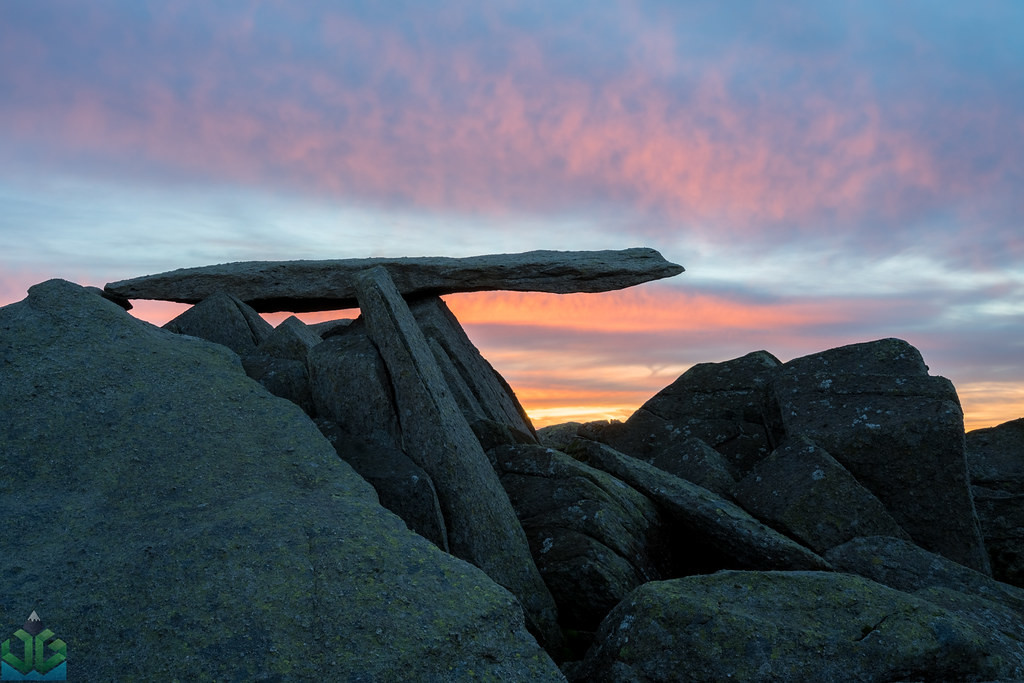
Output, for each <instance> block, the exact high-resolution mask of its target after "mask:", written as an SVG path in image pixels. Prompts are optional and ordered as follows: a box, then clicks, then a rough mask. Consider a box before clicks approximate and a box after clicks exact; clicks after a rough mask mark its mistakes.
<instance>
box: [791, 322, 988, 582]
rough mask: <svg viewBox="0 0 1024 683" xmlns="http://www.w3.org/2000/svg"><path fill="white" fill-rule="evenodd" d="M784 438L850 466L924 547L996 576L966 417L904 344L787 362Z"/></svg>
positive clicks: (945, 384)
mask: <svg viewBox="0 0 1024 683" xmlns="http://www.w3.org/2000/svg"><path fill="white" fill-rule="evenodd" d="M772 395H773V400H774V401H775V404H776V405H775V406H774V407H773V409H772V412H773V413H774V415H775V421H776V422H775V431H776V434H777V435H778V437H777V438H778V439H779V440H781V439H782V438H785V437H786V436H793V435H797V434H803V435H805V436H807V437H809V438H810V439H812V440H813V441H814V442H815V443H817V444H818V445H819V446H821V447H822V448H824V449H825V450H827V451H828V452H829V454H831V455H832V457H834V458H835V459H836V460H838V461H839V462H840V463H842V464H843V466H844V467H845V468H846V469H848V470H849V471H850V472H851V473H852V474H853V475H854V476H855V477H856V478H857V480H858V481H859V482H860V483H861V484H863V485H864V486H865V487H866V488H867V489H868V490H870V491H871V492H872V493H873V494H875V496H877V497H878V499H879V500H881V501H882V503H884V504H885V506H886V508H887V509H888V510H889V513H890V514H891V515H892V516H893V518H894V519H896V521H897V522H898V523H899V524H900V526H901V527H903V528H904V529H905V530H906V531H907V532H908V533H909V534H910V535H911V537H912V538H913V539H914V541H915V542H916V543H918V544H919V545H921V546H922V547H924V548H926V549H928V550H932V551H934V552H937V553H940V554H942V555H945V556H946V557H948V558H950V559H952V560H954V561H956V562H959V563H961V564H964V565H966V566H968V567H971V568H973V569H977V570H979V571H982V572H983V573H989V571H990V570H989V565H988V556H987V555H986V553H985V548H984V545H983V543H982V540H981V532H980V529H979V526H978V520H977V517H976V515H975V512H974V503H973V500H972V498H971V491H970V488H969V483H968V476H967V460H966V456H965V454H964V425H963V411H962V410H961V409H960V402H959V399H958V398H957V395H956V390H955V389H954V388H953V385H952V384H951V383H950V381H949V380H947V379H945V378H944V377H931V376H929V375H928V366H926V365H925V364H924V360H923V359H922V358H921V354H920V353H919V352H918V351H917V349H915V348H914V347H913V346H911V345H910V344H908V343H907V342H905V341H902V340H899V339H882V340H879V341H875V342H868V343H864V344H852V345H850V346H844V347H840V348H837V349H831V350H829V351H823V352H821V353H816V354H812V355H810V356H804V357H803V358H797V359H795V360H792V361H789V362H788V363H786V364H785V365H784V366H783V367H782V369H781V370H780V371H779V372H778V373H776V375H775V377H774V380H773V384H772Z"/></svg>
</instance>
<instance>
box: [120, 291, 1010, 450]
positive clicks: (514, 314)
mask: <svg viewBox="0 0 1024 683" xmlns="http://www.w3.org/2000/svg"><path fill="white" fill-rule="evenodd" d="M445 301H446V303H447V304H448V307H449V308H450V309H451V311H452V312H453V313H454V314H455V315H456V317H457V318H458V319H459V321H460V322H461V323H462V324H463V325H464V326H465V327H466V328H467V330H469V331H470V333H471V334H472V327H473V326H475V325H496V324H497V325H508V326H510V327H513V328H514V327H517V326H518V327H523V328H526V327H530V328H534V329H538V328H539V329H546V330H548V331H551V332H555V331H558V332H561V333H569V334H579V335H581V336H585V335H594V334H603V333H616V332H627V333H636V332H640V333H643V332H651V333H654V332H663V333H664V332H667V333H671V332H673V331H678V332H685V331H695V330H728V329H743V330H761V329H764V330H771V329H778V328H779V327H788V328H797V329H798V328H799V327H800V326H801V325H807V324H820V323H822V322H826V321H832V322H839V321H840V320H841V319H842V317H841V314H840V313H838V312H837V310H836V308H835V307H834V306H832V305H829V304H828V303H826V302H797V303H789V304H758V305H753V304H745V303H742V302H738V301H733V300H729V299H726V298H723V297H716V296H711V295H706V294H692V293H684V292H677V291H672V290H666V289H660V290H657V291H651V290H644V289H642V288H636V289H627V290H621V291H618V292H609V293H604V294H598V295H585V294H584V295H581V294H576V295H572V296H566V295H559V294H544V293H536V292H526V293H522V292H476V293H469V294H457V295H450V296H446V297H445ZM134 304H135V308H134V309H133V311H132V313H133V314H134V315H136V316H137V317H139V318H141V319H143V320H147V321H149V322H152V323H154V324H157V325H162V324H164V323H166V322H167V321H168V320H170V319H172V318H174V317H175V316H177V315H179V314H180V313H181V312H182V311H184V310H185V309H187V308H188V306H187V305H186V304H174V303H169V302H161V301H135V302H134ZM291 315H292V314H291V313H287V312H281V313H265V314H263V317H264V319H266V320H267V321H268V322H270V323H271V324H272V325H275V326H276V325H278V324H280V323H281V321H283V320H284V319H285V318H287V317H289V316H291ZM358 315H359V310H358V309H345V310H338V311H321V312H316V313H300V314H297V316H296V317H298V318H299V319H300V320H302V321H303V322H305V323H307V324H313V323H317V322H324V321H327V320H337V319H339V318H354V317H357V316H358ZM846 315H849V311H847V313H846ZM474 343H476V344H477V345H478V346H480V344H479V342H476V341H474ZM751 350H753V349H751ZM481 352H482V353H483V355H484V357H485V358H487V360H488V361H489V362H490V363H491V364H492V365H494V366H495V368H496V369H497V370H498V371H499V372H501V373H502V375H503V376H505V378H506V379H507V380H508V381H509V383H510V384H511V385H512V387H513V389H514V390H515V392H516V396H517V397H518V398H519V401H520V402H521V403H522V404H523V407H524V408H525V409H526V412H527V414H529V416H530V418H531V419H532V420H533V423H534V425H535V426H536V427H538V428H540V427H545V426H548V425H552V424H559V423H561V422H569V421H573V422H589V421H593V420H625V419H627V418H628V417H629V416H630V415H631V414H632V413H633V412H634V411H635V410H636V409H637V408H639V407H640V406H641V405H642V404H643V403H644V402H645V401H647V400H648V399H649V398H650V397H651V396H653V395H654V394H656V393H657V392H658V391H660V390H661V389H663V388H664V387H665V386H667V385H668V384H670V383H671V382H673V381H674V380H675V379H676V378H677V377H678V376H679V375H681V374H682V373H683V372H685V371H686V370H687V369H688V366H686V365H675V366H666V367H658V368H652V367H650V366H648V365H644V364H643V363H642V361H640V360H639V357H640V356H642V349H637V354H638V359H637V361H636V362H634V363H633V364H629V363H628V360H627V362H626V363H621V362H620V363H612V362H610V361H609V360H608V359H602V358H591V357H587V356H586V355H585V354H584V355H581V354H579V353H578V352H576V351H566V352H559V351H557V350H548V351H545V352H544V353H543V354H542V355H537V354H532V353H530V352H524V351H522V350H518V349H515V348H511V347H509V346H502V345H490V346H486V347H483V348H481ZM957 393H958V395H959V396H960V400H961V403H962V405H963V408H964V424H965V428H966V429H967V431H971V430H974V429H980V428H983V427H992V426H995V425H998V424H1002V423H1003V422H1007V421H1009V420H1014V419H1017V418H1019V417H1021V416H1024V387H1022V386H1019V385H1017V384H1015V383H1012V382H1002V383H1000V382H980V383H977V382H976V383H962V384H960V385H958V386H957Z"/></svg>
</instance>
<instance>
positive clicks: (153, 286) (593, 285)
mask: <svg viewBox="0 0 1024 683" xmlns="http://www.w3.org/2000/svg"><path fill="white" fill-rule="evenodd" d="M374 266H384V267H385V268H387V270H388V273H389V274H390V275H391V279H392V280H393V281H394V283H395V286H396V287H397V288H398V291H399V292H400V293H401V294H402V296H405V297H412V296H418V295H441V294H455V293H457V292H483V291H493V290H505V291H512V292H551V293H555V294H571V293H574V292H609V291H612V290H616V289H625V288H626V287H632V286H633V285H639V284H642V283H644V282H649V281H651V280H660V279H661V278H666V277H672V276H673V275H678V274H679V273H681V272H683V267H682V266H679V265H676V264H674V263H669V262H668V261H666V260H665V258H664V257H663V256H662V255H661V254H659V253H658V252H657V251H655V250H654V249H648V248H644V247H637V248H633V249H622V250H618V251H528V252H525V253H521V254H490V255H487V256H470V257H467V258H449V257H442V256H430V257H416V258H367V259H332V260H326V261H244V262H240V263H224V264H221V265H216V266H204V267H200V268H182V269H179V270H173V271H170V272H167V273H160V274H158V275H145V276H143V277H137V278H133V279H131V280H121V281H120V282H112V283H110V284H108V285H107V286H106V287H105V289H104V291H105V292H106V293H107V294H108V295H110V296H119V297H123V298H125V299H158V300H162V301H177V302H180V303H187V304H194V303H197V302H199V301H202V300H203V299H205V298H206V297H208V296H210V295H211V294H213V293H214V292H217V291H224V292H227V293H229V294H231V295H233V296H235V297H237V298H239V299H241V300H242V301H244V302H245V303H247V304H249V305H250V306H252V307H253V308H254V309H256V310H257V311H259V312H260V313H268V312H273V311H292V312H295V313H303V312H309V311H331V310H337V309H340V308H355V307H356V306H358V304H357V303H356V293H355V276H356V274H357V273H360V272H362V271H364V270H368V269H369V268H373V267H374Z"/></svg>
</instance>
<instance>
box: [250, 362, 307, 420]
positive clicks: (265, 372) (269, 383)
mask: <svg viewBox="0 0 1024 683" xmlns="http://www.w3.org/2000/svg"><path fill="white" fill-rule="evenodd" d="M242 367H243V368H245V374H247V375H249V377H251V378H252V379H254V380H256V381H257V382H259V383H260V384H262V385H263V387H264V388H265V389H266V390H267V391H269V392H270V393H272V394H273V395H274V396H279V397H281V398H283V399H287V400H289V401H291V402H292V403H294V404H295V405H297V406H298V407H300V408H302V410H303V412H305V413H306V414H307V415H310V416H313V415H315V414H316V407H315V406H314V404H313V395H312V392H311V391H310V386H309V368H308V367H307V366H306V363H305V362H304V361H298V360H291V359H288V358H275V357H273V356H267V355H264V354H261V353H253V354H249V355H247V356H243V357H242Z"/></svg>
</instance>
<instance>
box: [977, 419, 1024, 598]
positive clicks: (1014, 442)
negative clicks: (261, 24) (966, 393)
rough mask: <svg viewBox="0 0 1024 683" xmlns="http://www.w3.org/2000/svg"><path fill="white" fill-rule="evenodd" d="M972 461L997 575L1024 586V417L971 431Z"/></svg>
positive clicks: (980, 515)
mask: <svg viewBox="0 0 1024 683" xmlns="http://www.w3.org/2000/svg"><path fill="white" fill-rule="evenodd" d="M967 463H968V465H969V467H970V471H971V491H972V492H973V494H974V504H975V507H976V508H977V510H978V518H979V520H980V522H981V532H982V535H983V536H984V537H985V545H986V547H987V549H988V553H989V558H990V559H991V561H992V576H994V577H995V578H997V579H999V580H1000V581H1006V582H1007V583H1012V584H1014V585H1017V586H1022V587H1024V418H1021V419H1018V420H1012V421H1010V422H1004V423H1003V424H1001V425H997V426H995V427H989V428H988V429H975V430H974V431H972V432H968V433H967Z"/></svg>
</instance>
